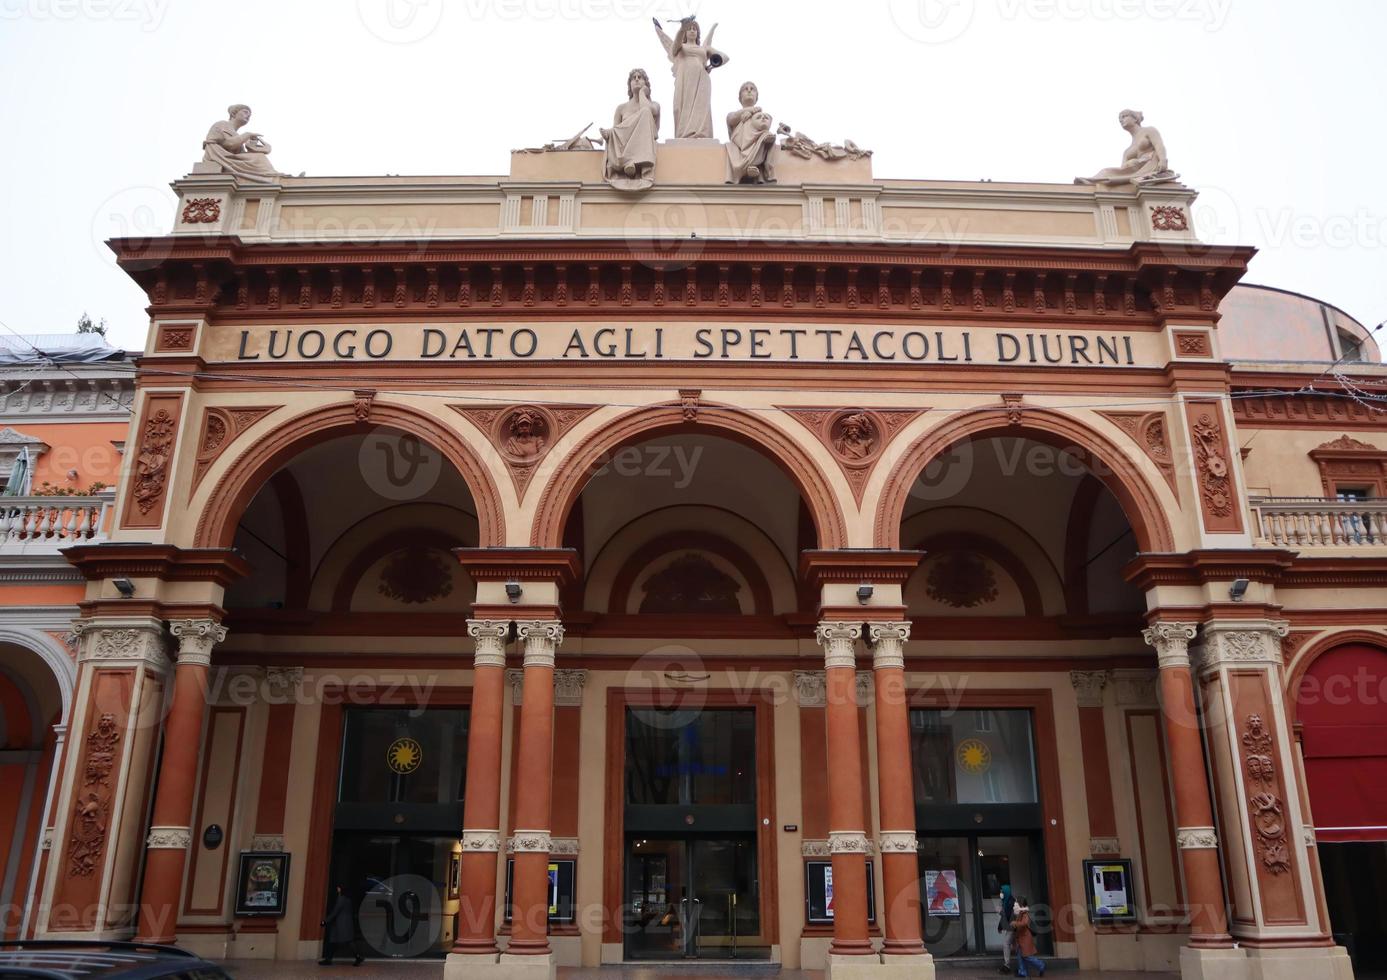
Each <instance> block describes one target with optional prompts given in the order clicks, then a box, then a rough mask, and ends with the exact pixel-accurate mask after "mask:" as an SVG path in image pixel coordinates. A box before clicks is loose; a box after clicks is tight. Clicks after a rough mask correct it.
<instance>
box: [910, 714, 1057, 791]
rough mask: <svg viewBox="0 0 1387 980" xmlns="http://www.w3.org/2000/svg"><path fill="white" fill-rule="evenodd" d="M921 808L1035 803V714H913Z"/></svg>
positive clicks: (914, 762)
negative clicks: (945, 804)
mask: <svg viewBox="0 0 1387 980" xmlns="http://www.w3.org/2000/svg"><path fill="white" fill-rule="evenodd" d="M910 754H911V759H912V768H913V770H914V776H915V802H916V803H971V804H976V803H1036V802H1038V797H1037V795H1036V782H1035V746H1034V744H1033V741H1032V738H1031V713H1030V712H1029V711H1026V710H1024V709H1018V710H1010V711H1005V710H999V711H993V710H987V709H983V710H970V709H964V710H957V711H937V710H926V709H919V708H917V709H914V710H912V711H911V712H910Z"/></svg>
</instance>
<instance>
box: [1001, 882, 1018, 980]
mask: <svg viewBox="0 0 1387 980" xmlns="http://www.w3.org/2000/svg"><path fill="white" fill-rule="evenodd" d="M1015 912H1016V899H1014V898H1012V896H1011V886H1010V885H1003V886H1002V904H1001V905H1000V906H999V907H998V909H997V931H998V932H1000V933H1001V934H1002V972H1003V973H1005V974H1007V975H1008V976H1010V975H1011V953H1012V949H1013V948H1014V947H1015V946H1016V936H1015V934H1014V933H1013V932H1012V931H1011V920H1012V917H1013V916H1014V915H1015Z"/></svg>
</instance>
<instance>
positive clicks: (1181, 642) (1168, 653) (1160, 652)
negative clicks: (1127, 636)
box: [1141, 623, 1199, 670]
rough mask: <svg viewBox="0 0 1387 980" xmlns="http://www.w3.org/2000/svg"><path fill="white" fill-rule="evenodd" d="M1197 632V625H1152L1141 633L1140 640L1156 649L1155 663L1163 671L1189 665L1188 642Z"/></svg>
mask: <svg viewBox="0 0 1387 980" xmlns="http://www.w3.org/2000/svg"><path fill="white" fill-rule="evenodd" d="M1198 632H1199V624H1198V623H1152V624H1151V625H1150V626H1148V627H1147V628H1146V629H1144V630H1142V631H1141V638H1142V639H1143V640H1144V641H1145V642H1146V644H1147V646H1152V647H1155V648H1156V663H1157V664H1158V665H1159V666H1160V668H1161V669H1162V670H1164V669H1165V668H1167V667H1188V666H1189V665H1190V640H1193V639H1194V636H1195V634H1196V633H1198Z"/></svg>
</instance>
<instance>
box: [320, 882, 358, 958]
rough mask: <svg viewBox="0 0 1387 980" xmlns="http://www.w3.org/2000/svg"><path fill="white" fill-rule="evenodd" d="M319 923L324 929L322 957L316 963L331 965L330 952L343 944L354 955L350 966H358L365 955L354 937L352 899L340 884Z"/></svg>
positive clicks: (354, 926)
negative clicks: (330, 905)
mask: <svg viewBox="0 0 1387 980" xmlns="http://www.w3.org/2000/svg"><path fill="white" fill-rule="evenodd" d="M320 925H322V927H323V930H324V932H323V958H322V959H320V960H319V961H318V965H319V966H332V954H333V953H334V952H335V951H336V949H337V947H338V946H343V945H345V946H346V947H347V948H348V949H350V950H351V951H352V955H353V956H355V957H356V959H355V961H353V963H352V966H360V965H361V961H362V960H363V959H365V957H363V956H362V955H361V946H360V945H359V944H358V943H357V939H356V915H355V914H354V913H353V912H352V901H351V899H349V898H348V897H347V894H346V889H344V888H343V887H342V886H341V885H338V886H337V891H336V893H335V894H334V895H333V897H332V907H331V908H330V909H328V912H327V916H326V917H325V918H324V919H323V921H322V922H321V923H320Z"/></svg>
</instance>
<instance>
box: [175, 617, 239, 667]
mask: <svg viewBox="0 0 1387 980" xmlns="http://www.w3.org/2000/svg"><path fill="white" fill-rule="evenodd" d="M169 632H170V633H172V634H173V637H174V639H176V640H177V641H178V663H179V664H180V665H181V664H193V665H196V666H202V667H206V666H208V665H210V664H211V663H212V648H213V647H214V646H216V645H217V644H218V643H220V642H222V641H223V640H225V639H226V627H225V626H223V625H222V624H221V623H219V622H217V621H216V620H215V619H176V620H174V621H173V622H171V623H169Z"/></svg>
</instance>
